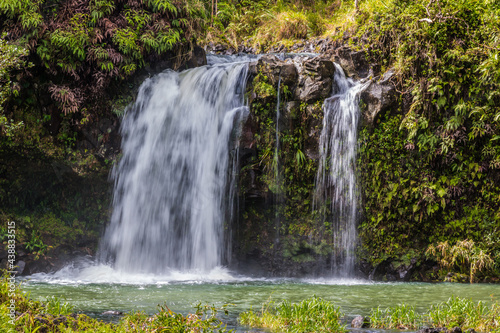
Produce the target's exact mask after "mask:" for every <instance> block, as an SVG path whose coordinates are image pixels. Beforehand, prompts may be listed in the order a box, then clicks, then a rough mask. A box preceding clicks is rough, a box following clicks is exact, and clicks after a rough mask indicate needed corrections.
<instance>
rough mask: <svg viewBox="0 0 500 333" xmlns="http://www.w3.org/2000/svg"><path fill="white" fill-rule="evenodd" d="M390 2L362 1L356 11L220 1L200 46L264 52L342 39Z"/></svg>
mask: <svg viewBox="0 0 500 333" xmlns="http://www.w3.org/2000/svg"><path fill="white" fill-rule="evenodd" d="M391 2H392V0H386V1H382V0H368V1H362V2H361V3H360V7H359V11H356V9H355V7H354V1H340V0H326V1H288V0H276V1H273V0H260V1H249V0H243V1H239V2H238V3H237V4H236V3H234V2H231V1H221V2H219V10H218V15H217V17H215V18H214V23H213V25H212V27H211V28H210V29H209V30H208V33H207V34H206V36H205V40H204V41H202V43H208V42H210V41H212V42H220V43H223V44H227V45H231V46H232V47H234V48H237V46H238V45H240V44H242V43H244V42H245V43H246V44H249V45H251V46H252V47H255V48H257V49H259V48H260V51H265V50H267V49H269V48H270V47H271V46H273V45H275V44H276V43H281V44H283V45H288V44H293V42H296V41H298V40H303V39H307V38H316V37H326V36H335V35H337V36H342V34H343V32H344V31H345V30H347V29H349V28H350V27H352V26H354V25H355V24H356V17H357V16H358V15H359V14H360V13H363V15H365V16H366V15H368V16H369V15H371V13H373V12H375V11H376V10H377V9H380V8H383V7H385V6H388V3H391Z"/></svg>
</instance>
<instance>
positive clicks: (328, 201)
mask: <svg viewBox="0 0 500 333" xmlns="http://www.w3.org/2000/svg"><path fill="white" fill-rule="evenodd" d="M335 66H336V71H335V77H334V81H335V84H336V86H337V89H336V91H334V95H333V96H332V97H330V98H328V99H326V100H325V103H324V104H323V113H324V117H323V129H322V131H321V137H320V160H319V168H318V173H317V175H316V195H315V202H314V208H315V209H322V210H325V209H329V214H327V213H325V214H324V216H323V217H324V219H325V221H327V220H329V221H331V228H332V232H333V243H334V248H335V250H334V253H333V256H332V269H333V273H334V274H335V275H338V276H352V274H353V272H354V263H355V255H354V250H355V246H356V238H357V235H356V217H357V201H358V200H357V199H358V195H357V189H356V174H355V163H356V145H357V131H358V119H359V113H360V112H359V106H358V103H359V97H358V95H359V93H360V92H361V91H362V90H363V89H364V88H365V87H366V84H359V83H354V82H353V81H352V80H350V79H347V78H346V77H345V74H344V71H343V70H342V68H341V67H340V66H339V65H338V64H335Z"/></svg>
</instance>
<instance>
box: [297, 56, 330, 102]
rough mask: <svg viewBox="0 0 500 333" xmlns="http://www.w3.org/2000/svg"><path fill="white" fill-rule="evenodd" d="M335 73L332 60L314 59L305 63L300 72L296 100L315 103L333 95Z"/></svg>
mask: <svg viewBox="0 0 500 333" xmlns="http://www.w3.org/2000/svg"><path fill="white" fill-rule="evenodd" d="M334 73H335V66H334V64H333V62H332V61H330V60H327V59H322V58H312V59H309V60H307V61H305V62H304V63H303V65H302V68H301V71H300V72H299V81H298V87H297V90H296V92H295V96H296V98H297V99H298V100H300V101H304V102H313V101H316V100H318V99H322V98H327V97H329V96H330V95H331V93H332V84H333V74H334Z"/></svg>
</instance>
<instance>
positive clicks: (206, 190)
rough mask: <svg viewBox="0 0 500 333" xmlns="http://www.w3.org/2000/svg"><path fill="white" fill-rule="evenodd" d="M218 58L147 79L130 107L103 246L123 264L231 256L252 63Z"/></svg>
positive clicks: (150, 267) (137, 267)
mask: <svg viewBox="0 0 500 333" xmlns="http://www.w3.org/2000/svg"><path fill="white" fill-rule="evenodd" d="M209 60H210V59H209ZM211 63H212V65H209V66H203V67H199V68H195V69H191V70H187V71H184V72H181V73H177V72H174V71H170V70H168V71H165V72H163V73H161V74H159V75H156V76H154V77H153V78H150V79H147V80H146V81H145V82H144V83H143V84H142V86H141V87H140V89H139V93H138V97H137V100H136V102H135V104H134V105H133V106H132V107H131V108H129V109H128V110H127V111H126V114H125V117H124V119H123V122H122V127H121V132H122V136H123V139H122V152H123V156H122V158H121V159H120V161H119V163H118V164H117V165H116V166H115V168H114V170H113V173H112V178H113V179H114V196H113V213H112V216H111V222H110V225H109V227H108V228H107V230H106V232H105V235H104V237H103V241H102V243H101V249H100V251H101V258H103V259H102V260H110V259H111V260H112V261H113V262H114V266H115V268H116V269H119V270H123V271H127V272H144V273H158V274H161V273H166V272H168V271H169V270H182V271H193V270H198V271H208V270H210V269H212V268H215V267H217V266H219V265H222V264H224V263H225V262H226V261H227V260H228V258H229V256H230V253H229V251H230V247H229V246H226V245H225V242H226V241H228V240H227V237H225V236H224V234H225V230H224V229H225V228H224V223H225V220H226V212H227V211H228V210H233V199H234V196H235V195H236V194H237V193H236V191H234V179H232V178H233V177H232V176H231V174H235V172H234V170H235V168H236V166H235V165H231V164H234V163H231V162H232V158H231V156H233V157H234V158H236V156H237V155H238V154H237V152H234V151H235V149H237V148H236V147H237V145H236V144H235V142H236V141H237V139H238V136H239V133H238V132H239V131H240V130H241V123H242V121H243V120H244V119H245V117H246V116H247V115H248V107H247V106H246V105H245V102H244V93H245V86H246V78H247V70H248V64H247V62H237V63H235V62H233V63H228V60H227V59H222V58H219V59H217V60H216V59H212V61H211ZM231 151H232V153H231ZM233 162H234V161H233ZM231 170H233V172H230V171H231Z"/></svg>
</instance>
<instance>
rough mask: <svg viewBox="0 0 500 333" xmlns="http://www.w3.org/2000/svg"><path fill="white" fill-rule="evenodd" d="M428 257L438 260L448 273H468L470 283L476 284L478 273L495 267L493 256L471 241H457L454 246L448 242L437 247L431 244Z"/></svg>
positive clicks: (427, 253) (427, 252)
mask: <svg viewBox="0 0 500 333" xmlns="http://www.w3.org/2000/svg"><path fill="white" fill-rule="evenodd" d="M426 255H427V256H428V257H430V258H432V259H435V260H437V262H438V263H439V265H440V266H441V267H442V268H443V269H445V270H447V271H454V270H458V271H459V272H461V273H468V275H469V279H470V283H473V282H474V278H475V277H476V274H477V273H479V272H487V271H489V270H491V269H493V268H494V266H495V262H494V261H493V259H492V258H491V256H490V255H489V254H488V253H486V251H485V250H483V249H480V248H478V247H477V246H476V245H475V244H474V242H473V241H471V240H463V241H457V242H456V244H455V245H453V246H451V245H450V244H449V243H448V241H445V242H440V243H438V244H437V245H432V244H431V245H429V247H428V248H427V251H426Z"/></svg>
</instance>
